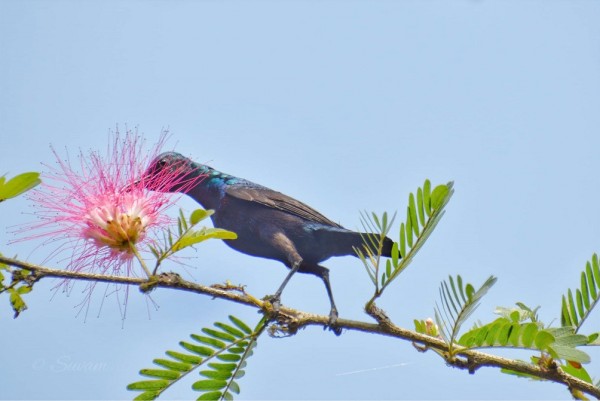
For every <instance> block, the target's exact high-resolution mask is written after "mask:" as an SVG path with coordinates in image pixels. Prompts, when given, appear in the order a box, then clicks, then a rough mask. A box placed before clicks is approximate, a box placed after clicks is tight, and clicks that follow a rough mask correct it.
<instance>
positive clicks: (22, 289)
mask: <svg viewBox="0 0 600 401" xmlns="http://www.w3.org/2000/svg"><path fill="white" fill-rule="evenodd" d="M32 289H33V287H31V286H29V285H22V286H20V287H19V288H17V292H18V293H19V294H20V295H23V294H29V293H30V292H31V290H32Z"/></svg>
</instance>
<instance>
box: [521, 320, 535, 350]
mask: <svg viewBox="0 0 600 401" xmlns="http://www.w3.org/2000/svg"><path fill="white" fill-rule="evenodd" d="M537 332H538V326H537V324H535V323H526V324H525V326H524V327H523V331H522V333H523V334H522V336H521V343H522V344H523V346H524V347H526V348H529V347H531V345H532V344H533V340H535V336H536V334H537Z"/></svg>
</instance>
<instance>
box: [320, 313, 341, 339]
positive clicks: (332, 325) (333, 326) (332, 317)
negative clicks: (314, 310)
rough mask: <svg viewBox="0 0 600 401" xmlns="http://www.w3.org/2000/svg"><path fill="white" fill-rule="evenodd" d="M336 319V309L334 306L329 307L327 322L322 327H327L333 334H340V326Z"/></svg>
mask: <svg viewBox="0 0 600 401" xmlns="http://www.w3.org/2000/svg"><path fill="white" fill-rule="evenodd" d="M337 320H338V311H337V309H335V308H331V311H330V312H329V324H328V325H327V326H325V327H323V329H329V330H331V331H333V334H335V335H336V336H339V335H340V334H342V328H341V327H339V326H338V325H337Z"/></svg>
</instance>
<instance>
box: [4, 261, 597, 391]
mask: <svg viewBox="0 0 600 401" xmlns="http://www.w3.org/2000/svg"><path fill="white" fill-rule="evenodd" d="M0 263H4V264H7V265H10V266H14V267H16V268H19V269H22V270H27V271H30V272H32V278H31V279H30V280H31V281H32V284H33V282H35V281H38V280H40V279H42V278H46V277H57V278H65V279H74V280H83V281H96V282H106V283H118V284H127V285H137V286H139V288H140V290H141V291H142V292H148V291H151V290H153V289H155V288H171V289H177V290H183V291H189V292H194V293H198V294H204V295H209V296H212V297H213V298H221V299H225V300H228V301H232V302H237V303H240V304H244V305H248V306H252V307H255V308H259V309H262V310H263V313H265V314H267V315H270V316H271V317H272V319H273V320H274V323H273V325H272V326H271V328H270V332H271V334H272V335H277V334H280V335H294V334H296V332H297V331H298V329H300V328H304V327H306V326H322V327H328V326H329V316H325V315H316V314H312V313H307V312H303V311H299V310H296V309H292V308H288V307H284V306H282V307H281V308H280V310H279V312H278V313H276V314H275V313H273V309H272V306H271V304H270V303H269V302H268V301H262V300H260V299H258V298H255V297H253V296H252V295H250V294H248V293H246V292H245V291H244V289H243V287H240V286H233V285H229V284H225V285H220V284H217V285H212V286H205V285H201V284H197V283H193V282H191V281H187V280H185V279H183V278H181V276H179V275H178V274H176V273H163V274H161V275H158V276H152V277H151V278H150V279H146V278H137V277H124V276H114V275H102V274H93V273H82V272H73V271H67V270H58V269H52V268H48V267H44V266H39V265H35V264H31V263H27V262H22V261H19V260H16V259H12V258H7V257H4V256H0ZM366 312H367V314H368V315H369V316H371V317H372V318H373V319H375V321H376V323H369V322H362V321H356V320H349V319H342V318H340V319H338V320H337V326H338V327H340V328H343V329H346V330H355V331H361V332H365V333H372V334H380V335H384V336H388V337H394V338H399V339H403V340H407V341H411V342H413V343H414V344H415V346H416V344H421V345H420V346H419V347H418V349H419V350H421V351H425V350H427V349H434V350H436V351H437V353H438V354H440V355H441V356H442V357H443V358H444V359H445V361H446V362H447V363H448V364H449V365H451V366H454V367H457V368H460V369H465V370H468V371H469V373H474V372H475V371H476V370H477V369H479V368H481V367H496V368H505V369H510V370H513V371H516V372H520V373H524V374H527V375H531V376H534V377H537V378H540V379H544V380H548V381H552V382H556V383H560V384H563V385H565V386H567V387H568V388H569V390H570V391H571V392H572V393H573V392H574V391H581V392H584V393H587V394H589V395H592V396H594V397H596V398H597V399H600V388H598V387H596V386H594V385H593V384H590V383H587V382H585V381H583V380H580V379H578V378H576V377H574V376H572V375H569V374H567V373H565V372H564V371H562V370H561V369H560V368H559V367H558V366H556V365H552V366H550V367H546V366H539V365H534V364H530V363H526V362H522V361H518V360H513V359H508V358H503V357H500V356H496V355H492V354H487V353H484V352H480V351H474V350H469V349H467V348H460V346H458V345H456V344H455V345H454V346H453V350H454V351H453V352H454V353H453V354H450V352H449V351H450V349H449V347H448V345H447V344H446V343H445V342H444V341H442V340H441V339H439V338H436V337H431V336H428V335H425V334H421V333H417V332H415V331H411V330H408V329H404V328H402V327H399V326H396V325H395V324H394V323H392V321H391V320H390V319H389V317H387V315H386V314H385V313H384V312H383V310H381V309H379V308H378V307H377V306H376V305H375V304H374V303H370V304H369V305H368V309H367V310H366Z"/></svg>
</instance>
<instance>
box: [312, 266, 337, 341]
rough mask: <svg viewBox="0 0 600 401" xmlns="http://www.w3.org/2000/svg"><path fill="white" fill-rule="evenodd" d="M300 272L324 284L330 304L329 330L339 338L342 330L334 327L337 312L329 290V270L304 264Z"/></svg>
mask: <svg viewBox="0 0 600 401" xmlns="http://www.w3.org/2000/svg"><path fill="white" fill-rule="evenodd" d="M302 271H303V272H306V273H311V274H314V275H315V276H318V277H320V278H321V280H323V284H325V289H326V290H327V295H328V296H329V303H330V304H331V309H330V311H329V328H330V329H331V330H332V331H333V332H334V333H335V335H337V336H339V335H340V334H342V329H341V328H339V327H337V325H336V323H337V319H338V310H337V307H336V306H335V301H334V300H333V291H332V290H331V283H330V282H329V269H328V268H326V267H323V266H320V265H313V264H310V265H308V264H304V265H302Z"/></svg>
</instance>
